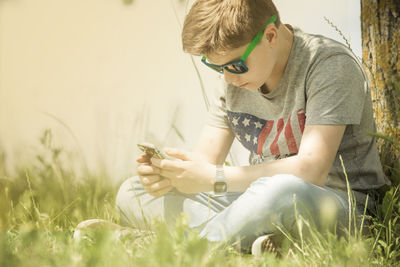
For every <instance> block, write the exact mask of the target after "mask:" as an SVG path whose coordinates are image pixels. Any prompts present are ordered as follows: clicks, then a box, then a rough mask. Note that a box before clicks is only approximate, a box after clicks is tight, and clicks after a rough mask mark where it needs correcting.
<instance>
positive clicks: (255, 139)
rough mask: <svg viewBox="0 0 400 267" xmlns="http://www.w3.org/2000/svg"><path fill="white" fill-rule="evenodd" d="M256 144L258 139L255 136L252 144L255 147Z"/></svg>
mask: <svg viewBox="0 0 400 267" xmlns="http://www.w3.org/2000/svg"><path fill="white" fill-rule="evenodd" d="M257 142H258V138H257V136H255V137H254V139H253V144H254V145H255V144H257Z"/></svg>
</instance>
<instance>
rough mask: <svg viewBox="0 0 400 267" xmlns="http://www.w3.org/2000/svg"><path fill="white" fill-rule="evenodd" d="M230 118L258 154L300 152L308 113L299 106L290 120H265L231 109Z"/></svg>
mask: <svg viewBox="0 0 400 267" xmlns="http://www.w3.org/2000/svg"><path fill="white" fill-rule="evenodd" d="M227 115H228V120H229V123H230V125H231V128H232V130H233V132H234V133H235V135H236V138H237V139H238V140H239V141H240V142H241V143H242V145H243V146H244V147H245V148H247V149H248V150H249V151H250V152H253V153H256V154H258V155H275V156H276V155H281V154H297V153H298V151H299V149H298V148H299V145H300V139H301V136H302V134H303V132H304V127H305V121H306V116H305V113H304V109H299V110H298V111H297V112H295V113H294V114H291V115H289V116H288V118H287V119H286V120H284V119H283V118H279V119H277V120H265V119H261V118H258V117H256V116H254V115H251V114H247V113H241V112H232V111H228V112H227Z"/></svg>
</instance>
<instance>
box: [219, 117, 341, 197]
mask: <svg viewBox="0 0 400 267" xmlns="http://www.w3.org/2000/svg"><path fill="white" fill-rule="evenodd" d="M345 128H346V126H345V125H308V126H306V127H305V130H304V133H303V136H302V139H301V144H300V148H299V153H298V154H297V155H295V156H292V157H288V158H284V159H279V160H276V161H273V162H267V163H261V164H259V165H254V166H240V167H226V168H225V175H226V178H227V180H228V188H229V190H230V191H238V192H243V191H245V190H246V189H247V188H248V187H249V186H250V184H251V183H252V182H253V181H255V180H257V179H258V178H260V177H270V176H273V175H276V174H292V175H295V176H297V177H299V178H302V179H303V180H305V181H308V182H310V183H313V184H315V185H318V186H323V185H324V183H325V181H326V178H327V176H328V174H329V171H330V170H331V168H332V165H333V162H334V159H335V157H336V154H337V151H338V149H339V145H340V142H341V140H342V137H343V134H344V131H345Z"/></svg>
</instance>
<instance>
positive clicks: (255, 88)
mask: <svg viewBox="0 0 400 267" xmlns="http://www.w3.org/2000/svg"><path fill="white" fill-rule="evenodd" d="M243 88H244V89H247V90H257V89H258V88H259V87H256V86H254V84H248V85H246V86H245V87H243Z"/></svg>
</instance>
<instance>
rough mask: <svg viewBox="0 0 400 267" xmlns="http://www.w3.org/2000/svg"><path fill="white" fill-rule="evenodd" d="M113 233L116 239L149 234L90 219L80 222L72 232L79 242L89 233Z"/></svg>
mask: <svg viewBox="0 0 400 267" xmlns="http://www.w3.org/2000/svg"><path fill="white" fill-rule="evenodd" d="M102 230H106V231H113V232H114V233H115V234H116V237H117V238H118V239H120V238H123V237H126V236H133V237H135V236H142V235H145V234H147V235H148V233H149V231H142V230H139V229H133V228H130V227H123V226H121V225H119V224H116V223H113V222H110V221H107V220H103V219H91V220H86V221H83V222H80V223H79V224H78V225H77V226H76V228H75V230H74V239H75V240H80V239H82V238H83V237H85V236H87V235H88V233H89V232H94V231H102Z"/></svg>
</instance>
